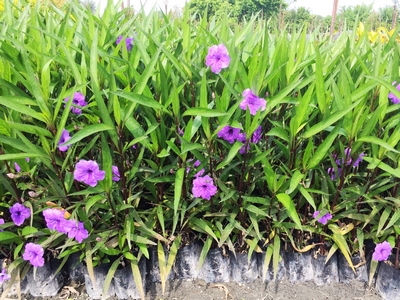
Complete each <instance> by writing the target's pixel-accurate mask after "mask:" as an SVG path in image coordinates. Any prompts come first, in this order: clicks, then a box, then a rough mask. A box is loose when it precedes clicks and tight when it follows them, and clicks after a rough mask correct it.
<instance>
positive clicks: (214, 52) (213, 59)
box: [206, 44, 231, 74]
mask: <svg viewBox="0 0 400 300" xmlns="http://www.w3.org/2000/svg"><path fill="white" fill-rule="evenodd" d="M230 61H231V58H230V57H229V54H228V50H227V49H226V47H225V46H224V45H223V44H219V45H218V46H217V45H214V46H212V47H210V48H209V49H208V54H207V56H206V66H207V67H211V71H212V72H213V73H215V74H218V73H219V72H221V69H225V68H227V67H228V66H229V63H230Z"/></svg>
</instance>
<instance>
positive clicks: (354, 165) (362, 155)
mask: <svg viewBox="0 0 400 300" xmlns="http://www.w3.org/2000/svg"><path fill="white" fill-rule="evenodd" d="M364 155H365V154H364V152H361V153H360V155H358V157H357V159H356V161H355V162H354V164H353V168H357V167H358V165H359V164H360V162H361V161H362V160H363V157H364Z"/></svg>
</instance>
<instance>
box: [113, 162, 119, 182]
mask: <svg viewBox="0 0 400 300" xmlns="http://www.w3.org/2000/svg"><path fill="white" fill-rule="evenodd" d="M112 174H113V177H112V180H113V181H119V179H120V176H119V171H118V167H117V166H112Z"/></svg>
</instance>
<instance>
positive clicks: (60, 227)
mask: <svg viewBox="0 0 400 300" xmlns="http://www.w3.org/2000/svg"><path fill="white" fill-rule="evenodd" d="M43 216H44V219H45V221H46V226H47V227H48V228H49V229H51V230H57V231H58V232H61V233H66V228H65V223H66V221H67V220H66V219H65V218H64V211H63V210H60V209H56V208H54V209H53V208H48V209H45V210H44V211H43Z"/></svg>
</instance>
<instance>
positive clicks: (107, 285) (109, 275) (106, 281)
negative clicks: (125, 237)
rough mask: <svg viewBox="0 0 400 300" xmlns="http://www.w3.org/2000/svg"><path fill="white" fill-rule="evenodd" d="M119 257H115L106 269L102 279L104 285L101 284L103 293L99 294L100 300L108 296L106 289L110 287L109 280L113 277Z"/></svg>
mask: <svg viewBox="0 0 400 300" xmlns="http://www.w3.org/2000/svg"><path fill="white" fill-rule="evenodd" d="M120 261H121V260H120V258H118V259H116V260H115V261H114V262H113V264H112V265H111V267H110V268H109V269H108V272H107V275H106V278H105V279H104V283H103V284H104V285H103V293H102V296H101V299H102V300H105V299H107V298H108V290H109V288H110V285H111V281H112V279H113V278H114V275H115V272H116V271H117V268H118V265H119V263H120Z"/></svg>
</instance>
